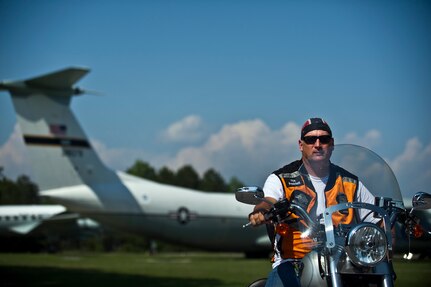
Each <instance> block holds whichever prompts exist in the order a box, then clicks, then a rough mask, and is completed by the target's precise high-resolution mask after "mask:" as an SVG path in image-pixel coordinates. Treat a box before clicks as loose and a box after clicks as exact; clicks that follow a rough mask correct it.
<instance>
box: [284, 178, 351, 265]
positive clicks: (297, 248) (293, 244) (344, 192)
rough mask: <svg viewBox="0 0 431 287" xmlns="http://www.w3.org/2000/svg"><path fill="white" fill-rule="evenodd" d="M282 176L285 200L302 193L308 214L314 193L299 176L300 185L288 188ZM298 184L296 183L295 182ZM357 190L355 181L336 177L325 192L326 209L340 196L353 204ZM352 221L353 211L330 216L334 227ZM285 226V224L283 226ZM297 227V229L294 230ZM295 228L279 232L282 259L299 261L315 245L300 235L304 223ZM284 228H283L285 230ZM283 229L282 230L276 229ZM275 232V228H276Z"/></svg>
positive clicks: (312, 204) (313, 203)
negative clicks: (332, 184) (294, 194)
mask: <svg viewBox="0 0 431 287" xmlns="http://www.w3.org/2000/svg"><path fill="white" fill-rule="evenodd" d="M283 175H286V174H280V175H279V177H280V179H281V182H282V184H283V188H284V192H285V196H286V198H287V199H289V200H292V194H293V193H294V192H295V193H296V194H298V192H299V193H304V194H305V195H307V196H308V197H307V198H308V200H309V202H308V206H307V212H308V213H310V211H311V210H312V209H313V208H314V206H315V205H316V197H317V195H316V192H315V191H314V190H313V189H311V188H310V187H308V186H307V185H306V184H305V181H304V180H305V179H304V178H302V176H301V175H298V177H297V178H298V179H301V182H302V184H300V185H295V186H288V184H287V182H286V178H285V177H283ZM289 176H292V174H289ZM297 182H298V181H297ZM356 188H357V181H356V180H355V179H351V178H348V177H344V178H343V176H342V175H340V174H339V175H338V176H337V178H336V180H335V183H334V186H333V187H332V188H331V189H330V190H326V191H325V197H326V207H328V206H332V205H336V204H338V203H341V202H339V199H337V198H339V197H340V196H341V197H343V198H344V200H345V202H353V199H354V196H355V192H356ZM291 217H292V218H298V216H296V215H294V214H292V215H291ZM353 219H354V211H353V210H352V209H348V210H346V211H344V213H343V211H342V212H338V211H337V212H334V213H333V214H332V220H333V222H334V224H335V225H338V224H340V223H343V224H349V223H351V222H352V221H353ZM284 225H286V224H284ZM295 227H297V228H295ZM295 227H293V226H289V227H288V232H286V231H285V230H284V232H282V233H281V232H279V233H278V234H279V235H280V239H279V241H281V242H278V244H277V245H278V248H279V250H280V255H281V257H282V258H284V259H286V258H291V259H300V258H303V257H304V256H305V255H306V254H307V253H309V252H310V251H311V250H312V248H313V247H314V245H315V242H314V241H313V240H312V239H311V238H309V237H305V236H303V235H302V232H301V231H300V229H302V228H301V227H304V228H306V226H305V224H304V222H303V221H302V220H301V221H300V223H299V224H297V225H296V226H295ZM285 228H286V227H284V229H285ZM278 229H283V228H280V227H279V228H278ZM276 230H277V227H276Z"/></svg>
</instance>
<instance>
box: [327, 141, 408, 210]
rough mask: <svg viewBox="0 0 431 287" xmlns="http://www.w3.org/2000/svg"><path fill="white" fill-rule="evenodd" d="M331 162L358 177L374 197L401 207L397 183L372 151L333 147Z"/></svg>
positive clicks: (388, 169)
mask: <svg viewBox="0 0 431 287" xmlns="http://www.w3.org/2000/svg"><path fill="white" fill-rule="evenodd" d="M331 162H332V163H333V164H336V165H338V166H340V167H342V168H344V169H345V170H347V171H349V172H351V173H353V174H355V175H356V176H358V178H359V180H360V181H361V182H362V183H363V184H364V185H365V187H366V188H367V189H368V190H369V191H370V192H371V193H372V194H373V195H374V196H375V197H388V198H392V200H394V201H399V204H401V205H402V202H403V197H402V195H401V191H400V187H399V185H398V181H397V179H396V177H395V175H394V173H393V171H392V169H391V168H390V167H389V165H388V164H387V163H386V162H385V161H384V160H383V159H382V158H381V157H380V156H379V155H377V154H376V153H374V152H373V151H371V150H369V149H367V148H364V147H361V146H357V145H351V144H340V145H335V146H334V151H333V153H332V157H331Z"/></svg>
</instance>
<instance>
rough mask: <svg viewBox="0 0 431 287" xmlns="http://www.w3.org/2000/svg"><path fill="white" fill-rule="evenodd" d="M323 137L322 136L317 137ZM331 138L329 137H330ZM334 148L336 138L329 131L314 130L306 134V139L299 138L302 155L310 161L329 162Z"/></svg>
mask: <svg viewBox="0 0 431 287" xmlns="http://www.w3.org/2000/svg"><path fill="white" fill-rule="evenodd" d="M315 137H322V138H317V139H316V138H315ZM328 138H329V139H328ZM333 149H334V139H333V138H331V137H330V136H329V133H328V132H327V131H323V130H314V131H310V132H308V133H307V134H306V135H305V136H304V140H301V139H300V140H299V150H300V151H301V152H302V157H303V158H304V159H307V160H308V161H310V162H314V163H318V162H329V159H330V158H331V154H332V151H333Z"/></svg>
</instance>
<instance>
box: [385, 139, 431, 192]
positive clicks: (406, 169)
mask: <svg viewBox="0 0 431 287" xmlns="http://www.w3.org/2000/svg"><path fill="white" fill-rule="evenodd" d="M430 158H431V142H430V143H428V144H427V145H424V144H423V143H422V142H421V141H420V140H419V139H418V138H412V139H410V140H408V141H407V143H406V146H405V148H404V151H403V153H402V154H400V155H398V156H397V157H395V158H394V159H393V160H389V165H390V166H391V168H392V169H393V171H394V173H395V175H396V177H397V179H398V183H399V184H400V187H401V191H402V192H403V195H404V196H407V195H408V196H411V195H412V194H414V193H415V192H418V191H425V192H428V193H431V188H430V187H431V161H430Z"/></svg>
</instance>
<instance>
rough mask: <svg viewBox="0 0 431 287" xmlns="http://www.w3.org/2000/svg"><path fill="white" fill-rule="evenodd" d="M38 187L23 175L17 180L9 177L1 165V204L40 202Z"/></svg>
mask: <svg viewBox="0 0 431 287" xmlns="http://www.w3.org/2000/svg"><path fill="white" fill-rule="evenodd" d="M39 203H40V200H39V197H38V187H37V185H35V184H34V183H33V182H31V180H30V178H29V177H28V176H25V175H21V176H19V177H18V179H17V180H16V182H15V181H13V180H11V179H9V178H7V177H6V176H5V175H4V174H3V168H2V167H0V204H3V205H6V204H9V205H11V204H39Z"/></svg>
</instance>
